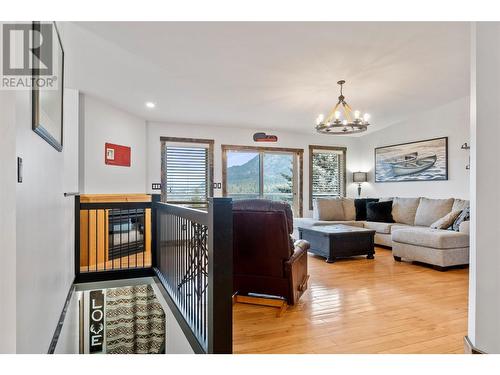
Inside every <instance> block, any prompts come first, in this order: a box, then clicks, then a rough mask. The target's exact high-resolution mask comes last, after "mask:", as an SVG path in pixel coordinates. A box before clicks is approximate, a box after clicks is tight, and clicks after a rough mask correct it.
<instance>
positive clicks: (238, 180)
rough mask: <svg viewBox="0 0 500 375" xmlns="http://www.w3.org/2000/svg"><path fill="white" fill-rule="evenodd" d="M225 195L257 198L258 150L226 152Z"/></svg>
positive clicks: (258, 189) (258, 193)
mask: <svg viewBox="0 0 500 375" xmlns="http://www.w3.org/2000/svg"><path fill="white" fill-rule="evenodd" d="M226 158H227V159H226V160H227V166H226V176H227V180H226V196H228V197H230V198H233V199H251V198H259V197H260V191H261V173H260V169H261V168H260V154H259V152H247V151H228V152H227V153H226Z"/></svg>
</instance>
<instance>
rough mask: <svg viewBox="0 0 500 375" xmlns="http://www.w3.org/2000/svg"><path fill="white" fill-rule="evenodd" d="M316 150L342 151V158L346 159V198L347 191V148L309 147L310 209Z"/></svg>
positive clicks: (311, 207) (310, 206)
mask: <svg viewBox="0 0 500 375" xmlns="http://www.w3.org/2000/svg"><path fill="white" fill-rule="evenodd" d="M315 150H325V151H342V156H343V157H344V168H343V173H344V197H345V195H346V189H347V173H346V172H347V168H346V165H347V147H340V146H319V145H309V209H310V210H312V209H313V189H312V181H313V165H312V159H313V153H314V151H315Z"/></svg>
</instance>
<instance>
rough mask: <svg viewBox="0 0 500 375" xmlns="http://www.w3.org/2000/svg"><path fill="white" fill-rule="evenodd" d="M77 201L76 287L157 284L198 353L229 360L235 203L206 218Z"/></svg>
mask: <svg viewBox="0 0 500 375" xmlns="http://www.w3.org/2000/svg"><path fill="white" fill-rule="evenodd" d="M80 198H81V197H80V196H75V275H76V278H75V279H76V282H77V283H80V282H94V281H103V280H116V279H124V278H132V277H143V276H157V278H158V279H157V280H158V281H157V282H159V283H161V286H163V288H162V289H164V290H163V291H162V294H163V296H164V297H165V299H166V300H167V303H168V304H169V307H170V309H171V311H172V313H173V314H174V317H175V318H176V320H177V322H178V323H179V325H180V327H181V328H182V330H183V333H184V335H185V336H186V338H187V339H188V341H189V343H190V344H191V346H192V348H193V349H194V351H195V352H196V353H231V352H232V292H233V290H232V285H233V284H232V282H233V261H232V259H233V258H232V255H233V249H232V246H233V239H232V229H233V224H232V217H233V216H232V200H231V199H230V198H209V201H208V204H207V205H206V207H205V209H204V210H200V209H196V208H192V207H186V206H179V205H173V204H166V203H162V202H159V198H160V197H159V196H157V195H153V196H152V197H151V201H149V202H115V203H111V202H110V203H103V202H99V203H96V202H94V203H91V202H82V201H81V199H80Z"/></svg>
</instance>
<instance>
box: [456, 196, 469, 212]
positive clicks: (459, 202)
mask: <svg viewBox="0 0 500 375" xmlns="http://www.w3.org/2000/svg"><path fill="white" fill-rule="evenodd" d="M469 206H470V203H469V201H468V200H465V199H458V198H457V199H455V201H454V202H453V206H452V207H451V210H452V211H456V210H459V211H462V210H464V209H466V208H467V207H469Z"/></svg>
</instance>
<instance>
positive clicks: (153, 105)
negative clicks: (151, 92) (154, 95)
mask: <svg viewBox="0 0 500 375" xmlns="http://www.w3.org/2000/svg"><path fill="white" fill-rule="evenodd" d="M146 107H148V108H154V107H156V104H155V103H153V102H146Z"/></svg>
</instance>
